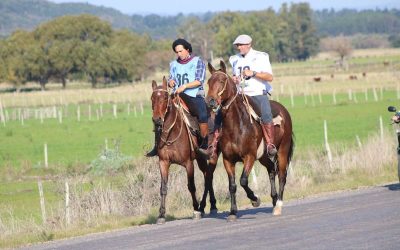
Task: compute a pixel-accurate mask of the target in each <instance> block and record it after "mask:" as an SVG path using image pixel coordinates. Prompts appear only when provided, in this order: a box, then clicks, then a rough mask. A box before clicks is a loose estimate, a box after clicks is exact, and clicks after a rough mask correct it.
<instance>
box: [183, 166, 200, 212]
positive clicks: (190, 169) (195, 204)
mask: <svg viewBox="0 0 400 250" xmlns="http://www.w3.org/2000/svg"><path fill="white" fill-rule="evenodd" d="M185 167H186V173H187V180H188V189H189V192H190V194H191V195H192V203H193V219H200V218H201V213H200V212H199V202H198V201H197V198H196V185H195V182H194V165H193V161H188V162H187V163H186V164H185Z"/></svg>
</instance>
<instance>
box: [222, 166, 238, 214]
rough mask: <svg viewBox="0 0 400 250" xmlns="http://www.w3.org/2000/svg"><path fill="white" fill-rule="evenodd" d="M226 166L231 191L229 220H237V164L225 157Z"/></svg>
mask: <svg viewBox="0 0 400 250" xmlns="http://www.w3.org/2000/svg"><path fill="white" fill-rule="evenodd" d="M224 166H225V170H226V173H227V174H228V180H229V193H230V195H231V212H230V214H229V216H228V221H229V222H230V221H236V219H237V212H238V209H237V205H236V182H235V164H233V163H231V162H230V161H229V160H227V159H224Z"/></svg>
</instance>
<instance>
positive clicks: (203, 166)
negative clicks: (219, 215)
mask: <svg viewBox="0 0 400 250" xmlns="http://www.w3.org/2000/svg"><path fill="white" fill-rule="evenodd" d="M197 164H198V165H199V168H200V170H201V171H202V172H203V175H204V192H203V196H202V199H201V201H200V207H199V211H200V212H201V213H202V214H204V213H205V211H204V208H205V207H206V205H207V195H208V193H210V203H211V206H210V213H211V214H212V213H216V212H217V211H218V210H217V207H216V205H215V204H216V202H217V201H216V199H215V195H214V189H213V177H214V171H215V167H216V160H215V161H212V160H210V161H209V164H207V161H206V160H204V159H203V158H199V159H197Z"/></svg>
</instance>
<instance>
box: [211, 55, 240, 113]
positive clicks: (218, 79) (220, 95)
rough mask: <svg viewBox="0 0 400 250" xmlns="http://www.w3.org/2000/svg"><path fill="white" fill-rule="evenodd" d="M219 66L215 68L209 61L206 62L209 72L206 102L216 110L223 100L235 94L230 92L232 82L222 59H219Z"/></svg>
mask: <svg viewBox="0 0 400 250" xmlns="http://www.w3.org/2000/svg"><path fill="white" fill-rule="evenodd" d="M220 67H221V69H219V70H216V69H215V68H214V67H213V66H212V65H211V63H208V70H209V71H210V73H211V77H210V79H208V82H207V84H208V93H207V97H206V103H207V105H208V106H209V107H210V108H211V109H213V111H216V110H218V109H219V108H220V107H221V105H222V103H223V102H224V101H225V100H227V99H229V98H230V97H231V96H232V95H234V94H235V93H234V92H232V90H233V88H232V86H234V83H233V81H232V78H230V77H229V75H228V74H227V73H226V66H225V63H224V62H223V61H220Z"/></svg>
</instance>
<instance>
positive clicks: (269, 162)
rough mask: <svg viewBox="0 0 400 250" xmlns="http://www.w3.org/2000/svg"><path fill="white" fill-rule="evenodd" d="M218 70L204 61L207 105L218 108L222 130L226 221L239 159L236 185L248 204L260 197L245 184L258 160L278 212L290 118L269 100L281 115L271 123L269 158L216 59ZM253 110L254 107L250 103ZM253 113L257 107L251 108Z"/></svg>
mask: <svg viewBox="0 0 400 250" xmlns="http://www.w3.org/2000/svg"><path fill="white" fill-rule="evenodd" d="M220 67H221V69H219V70H216V69H215V68H214V67H213V66H212V65H211V64H210V63H208V70H209V71H210V73H211V77H210V78H209V80H208V83H207V84H208V93H207V97H206V102H207V105H208V106H209V107H210V108H212V109H213V110H214V111H215V110H218V109H221V112H222V117H223V119H222V127H221V128H222V129H221V134H220V139H219V147H220V150H221V152H222V156H223V163H224V166H225V170H226V172H227V174H228V179H229V192H230V196H231V211H230V215H229V216H228V221H235V220H236V219H237V216H236V214H237V211H238V209H237V205H236V183H235V165H236V163H237V162H243V165H244V166H243V171H242V174H241V177H240V185H241V186H242V187H243V188H244V190H245V191H246V194H247V197H248V198H249V199H250V201H251V203H252V205H253V206H254V207H257V206H259V205H260V203H261V202H260V199H259V198H258V197H257V196H256V195H255V194H254V192H253V191H252V190H251V189H250V187H249V186H248V177H249V174H250V172H251V170H252V168H253V165H254V162H255V161H256V160H258V161H259V162H260V163H261V164H262V165H264V166H265V167H266V168H267V170H268V174H269V179H270V182H271V198H272V205H273V207H274V208H273V214H274V215H280V214H281V213H282V206H283V202H282V200H283V191H284V188H285V184H286V176H287V169H288V166H289V163H290V161H291V158H292V155H293V150H294V134H293V131H292V120H291V117H290V114H289V112H288V111H287V109H286V108H285V107H284V106H283V105H281V104H280V103H278V102H275V101H270V104H271V110H272V114H273V115H274V117H275V116H276V115H277V114H278V115H279V117H280V118H281V122H280V124H279V125H275V126H274V128H275V138H274V142H275V145H276V147H277V150H278V153H277V155H276V156H275V157H274V158H272V159H271V158H269V156H268V154H267V153H266V150H264V147H265V145H264V142H263V134H262V130H261V125H260V124H259V123H258V122H256V121H255V120H252V121H251V119H252V118H251V117H250V114H249V112H248V108H247V106H246V104H245V102H246V99H247V98H245V96H244V95H242V94H239V90H238V87H237V86H236V84H235V83H234V81H233V79H232V78H231V77H230V76H229V75H228V74H227V73H226V66H225V63H224V62H223V61H221V62H220ZM247 100H248V102H250V103H251V102H252V101H251V99H250V98H248V99H247ZM253 108H254V109H255V107H254V106H253ZM255 111H256V112H257V110H255ZM276 175H278V178H279V192H278V193H277V192H276V188H275V176H276Z"/></svg>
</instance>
